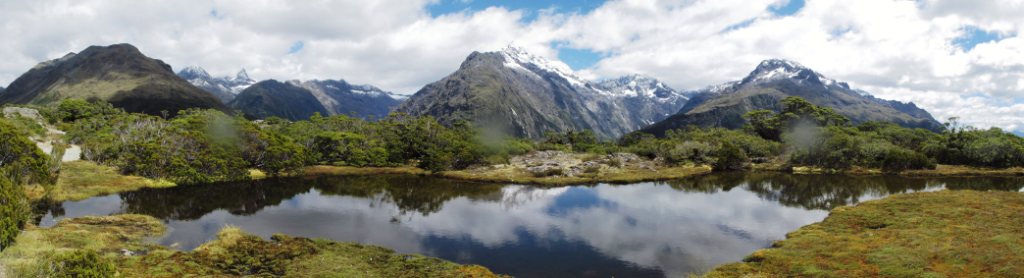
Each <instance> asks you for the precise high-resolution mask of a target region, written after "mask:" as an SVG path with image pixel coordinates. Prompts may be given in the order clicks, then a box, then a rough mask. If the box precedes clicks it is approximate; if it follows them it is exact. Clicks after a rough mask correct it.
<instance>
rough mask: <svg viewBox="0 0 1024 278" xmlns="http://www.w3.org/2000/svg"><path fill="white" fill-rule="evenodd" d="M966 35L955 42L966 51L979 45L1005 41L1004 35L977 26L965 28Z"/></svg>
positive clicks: (954, 42)
mask: <svg viewBox="0 0 1024 278" xmlns="http://www.w3.org/2000/svg"><path fill="white" fill-rule="evenodd" d="M963 32H964V35H963V36H962V37H960V38H958V39H956V40H953V44H954V45H956V46H959V47H960V48H962V49H963V50H964V51H971V49H974V47H975V46H977V45H978V44H982V43H986V42H992V41H998V40H1001V39H1003V38H1004V37H1006V36H1004V35H1003V34H1000V33H999V32H995V31H987V30H983V29H981V28H978V27H977V26H966V27H964V28H963Z"/></svg>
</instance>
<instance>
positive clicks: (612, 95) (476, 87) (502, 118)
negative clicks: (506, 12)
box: [398, 46, 686, 138]
mask: <svg viewBox="0 0 1024 278" xmlns="http://www.w3.org/2000/svg"><path fill="white" fill-rule="evenodd" d="M620 83H621V84H620ZM685 101H686V98H685V97H684V96H681V95H680V94H679V93H678V92H676V91H675V90H672V89H671V88H668V86H665V85H664V84H663V83H662V82H659V81H657V80H654V79H651V78H645V77H641V76H635V75H634V76H626V77H623V78H619V79H616V80H612V81H606V82H604V83H594V82H591V81H589V80H586V79H584V78H581V77H580V76H579V75H577V74H576V73H575V72H573V71H572V69H570V68H569V66H567V65H565V63H562V62H560V61H557V60H549V59H546V58H544V57H541V56H537V55H533V54H530V53H529V52H527V51H525V50H524V49H523V48H521V47H516V46H509V47H506V48H505V49H503V50H502V51H496V52H484V53H481V52H473V53H472V54H470V55H469V57H467V58H466V60H465V61H464V62H463V63H462V65H461V66H460V68H459V69H458V70H457V71H456V72H455V73H453V74H451V75H449V76H448V77H445V78H444V79H442V80H440V81H437V82H434V83H432V84H428V85H427V86H425V87H424V88H423V89H421V90H420V91H419V92H417V93H416V94H415V95H413V96H412V97H410V99H409V101H407V102H405V103H403V104H402V106H400V107H399V109H398V111H400V112H405V113H409V114H412V115H430V116H433V117H435V118H437V119H439V120H440V121H441V122H443V123H446V124H451V123H454V122H457V121H462V120H466V121H471V122H474V123H476V124H477V125H478V126H481V127H488V128H494V129H498V130H499V131H501V132H504V133H506V134H512V135H515V136H520V137H530V138H538V137H541V136H543V135H544V133H545V132H548V131H554V132H563V131H569V130H576V131H580V130H592V131H594V133H596V134H597V135H598V136H600V137H603V138H616V137H618V136H620V135H622V134H625V133H627V132H630V131H633V130H636V129H638V128H640V127H642V126H645V125H648V124H651V123H653V122H656V121H658V120H661V119H664V118H665V117H667V116H668V115H669V114H671V113H672V112H675V111H677V110H678V109H679V108H680V107H681V106H682V105H683V103H685Z"/></svg>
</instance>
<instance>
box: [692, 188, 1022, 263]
mask: <svg viewBox="0 0 1024 278" xmlns="http://www.w3.org/2000/svg"><path fill="white" fill-rule="evenodd" d="M1021 216H1024V194H1022V193H1017V192H978V191H967V190H964V191H939V192H924V193H912V194H901V195H894V196H890V197H887V198H885V199H882V200H876V201H870V202H865V203H861V204H859V205H857V206H853V207H840V208H836V209H834V210H833V211H832V213H831V214H830V215H829V217H828V218H826V219H825V220H824V221H822V222H820V223H815V224H811V225H808V226H805V227H803V228H800V229H799V230H797V231H794V232H792V233H790V234H789V235H787V239H786V240H783V241H779V242H777V243H775V244H774V245H773V248H770V249H764V250H758V251H757V252H754V254H752V255H750V256H748V257H747V259H745V260H744V262H740V263H732V264H726V265H722V266H719V267H717V268H716V269H714V270H712V271H711V272H709V273H707V274H706V275H705V276H706V277H746V276H750V277H758V276H761V277H1019V276H1020V275H1021V273H1024V221H1021Z"/></svg>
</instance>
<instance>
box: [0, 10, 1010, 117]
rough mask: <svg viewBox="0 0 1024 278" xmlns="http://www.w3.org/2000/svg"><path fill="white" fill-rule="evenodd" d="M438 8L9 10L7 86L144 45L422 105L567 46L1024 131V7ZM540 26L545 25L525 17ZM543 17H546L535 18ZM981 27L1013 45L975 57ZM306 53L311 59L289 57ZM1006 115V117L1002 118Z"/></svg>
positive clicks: (677, 75)
mask: <svg viewBox="0 0 1024 278" xmlns="http://www.w3.org/2000/svg"><path fill="white" fill-rule="evenodd" d="M435 2H436V1H434V0H413V1H403V0H381V1H298V2H295V1H272V0H256V1H243V0H217V1H212V2H211V1H199V0H192V1H100V0H82V1H71V0H41V1H28V0H15V1H3V2H0V58H3V60H4V61H5V63H2V64H0V84H6V83H8V82H10V81H13V79H14V78H16V77H17V76H18V75H20V74H21V73H23V72H24V71H26V70H27V69H28V68H31V67H32V66H33V65H35V64H36V63H38V62H39V61H42V60H46V59H52V58H56V57H60V56H62V55H63V54H65V53H67V52H71V51H80V50H81V49H84V48H85V47H87V46H89V45H105V44H113V43H119V42H128V43H132V44H134V45H136V46H138V47H139V48H140V49H141V50H142V51H143V52H145V53H146V54H148V55H150V56H152V57H156V58H160V59H163V60H165V61H166V62H168V63H169V64H171V65H172V66H174V67H175V68H181V67H184V66H187V65H199V66H202V67H205V68H207V69H208V70H209V71H210V72H213V73H220V74H228V73H233V72H235V71H237V70H238V69H239V68H242V67H244V68H247V69H249V72H250V73H251V74H252V75H253V76H254V77H256V78H277V79H296V78H299V79H312V78H318V79H337V78H344V79H346V80H349V81H351V82H356V83H368V84H373V85H376V86H379V87H382V88H384V89H387V90H392V91H396V92H399V93H413V92H415V91H416V90H417V89H419V88H420V87H422V86H423V85H425V84H427V83H429V82H433V81H436V80H438V79H440V78H442V77H443V76H445V75H447V74H449V73H450V72H452V71H454V70H455V69H456V68H457V67H458V66H459V64H460V63H461V61H462V60H463V59H464V58H465V57H466V56H467V55H468V54H469V53H470V52H472V51H489V50H496V49H500V48H501V47H503V46H504V45H505V44H507V43H509V42H512V41H515V42H516V43H517V44H520V45H523V46H525V47H526V48H527V49H530V50H531V51H535V52H538V54H541V55H543V56H547V57H556V56H557V51H556V50H555V49H553V48H552V47H551V45H552V44H553V43H557V44H560V45H567V46H569V47H573V48H582V49H590V50H593V51H597V52H600V53H602V57H604V58H603V59H602V60H600V61H599V62H597V63H596V64H595V66H594V67H592V68H589V69H586V70H584V71H583V73H582V75H584V76H588V77H594V78H606V77H614V76H617V75H621V74H629V73H643V74H647V75H651V76H654V77H657V78H659V79H663V80H665V81H666V82H667V83H669V84H671V85H673V86H674V87H678V88H682V89H692V88H698V87H702V86H706V85H711V84H715V83H719V82H724V81H729V80H735V79H739V78H742V77H743V76H744V75H746V74H747V73H748V72H749V71H750V70H752V69H753V67H754V66H755V65H756V64H757V63H758V62H759V61H761V60H763V59H765V58H771V57H781V58H787V59H792V60H796V61H799V62H801V63H802V64H804V65H807V66H809V67H811V68H814V69H816V70H818V71H820V72H822V73H823V74H825V75H827V76H829V77H832V78H836V79H840V80H844V81H849V82H850V83H851V84H853V85H854V86H857V87H861V88H865V89H868V90H869V91H871V92H873V93H875V94H876V95H878V96H880V97H884V98H892V99H899V100H908V101H914V102H915V103H918V104H919V105H920V106H922V107H924V108H925V109H927V110H929V111H931V112H933V114H935V116H936V118H940V119H941V118H945V117H949V116H961V117H962V118H963V120H964V121H965V122H966V123H969V124H974V125H979V126H1000V127H1003V128H1007V129H1018V130H1020V129H1024V120H1022V119H1024V111H1021V110H1020V109H1018V108H1015V107H1019V103H1020V102H1021V101H1022V100H1021V99H1022V93H1024V81H1022V80H1024V32H1022V31H1024V30H1022V29H1024V0H993V1H982V2H978V1H967V2H965V1H957V0H921V1H902V0H864V1H839V0H807V1H806V5H805V7H803V8H802V9H800V10H799V11H798V12H797V13H796V14H793V15H791V16H783V17H780V16H776V15H773V14H772V13H771V12H769V7H772V6H777V5H779V4H780V3H782V2H785V1H783V0H755V1H741V0H717V1H712V0H664V1H658V0H613V1H609V2H607V3H605V4H604V5H602V6H601V7H598V8H597V9H595V10H592V11H588V12H583V13H580V12H578V10H574V9H563V10H561V11H572V12H559V10H554V9H546V10H541V11H519V10H509V9H505V8H498V7H496V8H489V9H485V10H481V11H471V10H464V11H462V12H457V13H452V14H446V15H442V16H437V17H434V16H431V15H430V13H429V12H428V11H427V6H428V5H430V4H432V3H435ZM528 15H536V20H532V21H528V20H526V19H525V17H528ZM529 17H530V18H533V16H529ZM967 27H972V28H978V29H980V30H984V31H987V32H995V33H998V34H999V36H1000V37H1001V40H998V41H992V42H985V43H980V44H978V45H977V46H975V47H974V48H971V49H970V50H969V51H965V50H964V49H961V48H960V47H959V46H957V45H955V44H954V43H953V42H954V40H956V39H957V38H959V37H962V36H964V35H965V34H966V32H965V30H966V29H965V28H967ZM296 42H302V43H303V45H304V47H303V49H302V50H301V51H299V52H297V53H294V54H288V51H289V48H290V47H291V46H292V45H294V44H296ZM995 111H998V113H995Z"/></svg>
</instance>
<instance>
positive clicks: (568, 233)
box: [41, 173, 1022, 277]
mask: <svg viewBox="0 0 1024 278" xmlns="http://www.w3.org/2000/svg"><path fill="white" fill-rule="evenodd" d="M942 188H951V189H976V190H1007V191H1020V190H1022V182H1021V180H1019V179H1011V178H982V179H977V178H975V179H908V178H899V177H848V176H827V175H787V174H779V173H731V174H715V175H709V176H703V177H695V178H690V179H684V180H678V181H672V182H668V183H641V184H633V185H597V186H575V187H557V188H538V187H531V186H519V185H499V184H486V183H471V182H458V181H451V180H441V179H433V178H424V177H417V176H374V177H323V178H305V179H281V180H269V181H257V182H251V183H236V184H215V185H206V186H189V187H178V188H169V189H147V190H140V191H135V192H128V193H122V194H120V195H110V196H104V197H97V198H92V199H88V200H84V201H80V202H65V203H63V204H57V205H55V206H53V207H51V208H50V213H49V214H47V215H46V216H45V217H43V219H42V220H41V225H44V226H47V225H52V223H54V221H55V219H58V218H61V217H77V216H82V215H106V214H114V213H141V214H148V215H152V216H155V217H157V218H160V219H163V220H164V221H165V222H166V223H167V224H168V226H169V232H168V234H167V236H166V237H164V238H163V239H161V243H163V244H167V245H174V246H177V247H179V248H182V249H190V248H194V247H195V246H197V245H198V244H200V243H202V242H204V241H206V240H209V239H211V238H212V237H213V236H214V234H215V233H216V232H217V230H219V229H220V228H221V227H223V226H224V225H228V224H230V225H235V226H239V227H241V228H242V229H244V230H247V231H250V232H253V233H255V234H258V235H261V236H270V235H271V234H273V233H286V234H292V235H297V236H307V237H321V238H331V239H336V240H342V241H356V242H362V243H369V244H378V245H383V246H387V247H390V248H394V249H396V250H398V251H400V252H414V253H421V254H426V255H431V256H438V257H442V258H445V259H449V260H452V261H456V262H460V263H475V264H481V265H485V266H487V267H490V268H491V269H493V270H494V271H496V272H499V273H507V274H512V275H515V276H519V277H541V276H543V277H550V276H556V277H573V276H576V277H587V276H594V277H608V276H620V277H660V276H666V275H667V276H681V275H685V274H686V273H692V272H700V271H704V270H706V269H707V268H709V267H711V266H714V265H717V264H720V263H724V262H730V261H736V260H739V259H740V258H742V257H743V256H744V255H746V254H748V253H750V252H751V251H753V250H756V249H758V248H763V247H765V246H767V245H768V244H770V242H771V241H773V240H778V239H781V238H783V237H784V235H785V234H786V233H787V232H789V231H791V230H794V229H796V228H798V227H800V226H803V225H806V224H810V223H813V222H817V221H820V220H821V219H823V218H824V217H825V216H826V215H827V210H828V209H831V208H834V207H837V206H842V205H847V204H854V203H857V202H860V201H864V200H868V199H874V198H880V197H884V196H886V195H890V194H897V193H905V192H911V191H925V190H939V189H942Z"/></svg>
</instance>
